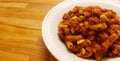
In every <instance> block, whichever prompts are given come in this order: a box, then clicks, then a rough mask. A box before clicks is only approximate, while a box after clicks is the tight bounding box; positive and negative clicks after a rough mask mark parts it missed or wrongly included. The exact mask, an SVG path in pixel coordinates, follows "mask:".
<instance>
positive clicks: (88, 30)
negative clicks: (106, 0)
mask: <svg viewBox="0 0 120 61" xmlns="http://www.w3.org/2000/svg"><path fill="white" fill-rule="evenodd" d="M58 35H59V37H60V39H61V41H63V42H64V43H65V45H66V46H67V48H68V49H69V50H71V51H72V52H73V53H74V54H76V55H77V56H79V57H82V58H91V57H93V58H95V59H97V60H101V59H102V58H103V57H116V56H120V19H119V16H118V15H117V14H116V12H114V11H113V10H110V9H103V8H101V7H99V6H88V7H81V6H75V7H74V8H73V9H72V10H70V11H69V12H67V13H65V14H64V15H63V18H62V21H61V22H60V23H59V25H58Z"/></svg>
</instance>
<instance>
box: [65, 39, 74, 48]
mask: <svg viewBox="0 0 120 61" xmlns="http://www.w3.org/2000/svg"><path fill="white" fill-rule="evenodd" d="M66 45H67V47H68V48H69V49H71V48H72V47H73V43H72V42H70V41H67V42H66Z"/></svg>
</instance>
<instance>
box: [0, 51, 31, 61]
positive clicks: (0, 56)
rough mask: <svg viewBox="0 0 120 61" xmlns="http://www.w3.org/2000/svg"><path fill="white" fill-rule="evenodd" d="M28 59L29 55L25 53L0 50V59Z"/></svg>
mask: <svg viewBox="0 0 120 61" xmlns="http://www.w3.org/2000/svg"><path fill="white" fill-rule="evenodd" d="M6 58H7V59H6ZM28 60H29V56H27V55H23V54H16V53H10V52H4V51H0V61H28Z"/></svg>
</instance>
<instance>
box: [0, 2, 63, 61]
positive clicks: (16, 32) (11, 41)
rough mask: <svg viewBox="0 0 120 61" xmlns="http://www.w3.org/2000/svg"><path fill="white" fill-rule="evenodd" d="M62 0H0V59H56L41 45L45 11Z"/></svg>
mask: <svg viewBox="0 0 120 61" xmlns="http://www.w3.org/2000/svg"><path fill="white" fill-rule="evenodd" d="M62 1H63V0H0V61H57V60H56V59H55V58H54V57H53V56H52V55H51V54H50V53H49V51H48V50H47V48H46V46H45V45H44V42H43V39H42V34H41V26H42V22H43V19H44V16H45V15H46V13H47V12H48V11H49V10H50V9H51V8H52V7H53V6H55V5H56V4H58V3H60V2H62Z"/></svg>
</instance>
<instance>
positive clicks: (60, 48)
mask: <svg viewBox="0 0 120 61" xmlns="http://www.w3.org/2000/svg"><path fill="white" fill-rule="evenodd" d="M96 5H97V6H100V7H102V8H108V9H112V10H114V11H115V12H117V14H118V15H120V4H119V3H118V2H115V1H110V0H109V1H108V0H66V1H63V2H62V3H60V4H58V5H57V6H55V7H54V8H52V9H51V10H50V11H49V12H48V14H47V15H46V17H45V19H44V21H43V24H42V35H43V39H44V42H45V44H46V46H47V48H48V49H49V51H50V52H51V53H52V54H53V55H54V56H55V57H56V58H57V59H58V60H59V61H96V60H94V59H83V58H80V57H77V56H76V55H75V54H73V53H71V52H70V51H69V50H67V48H66V46H65V45H64V44H63V43H62V42H61V41H60V39H59V37H58V35H57V32H58V27H57V26H58V23H59V22H60V21H61V20H62V16H63V14H64V13H65V12H68V11H69V10H70V9H72V8H73V7H74V6H96ZM102 61H120V57H116V58H105V59H103V60H102Z"/></svg>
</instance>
